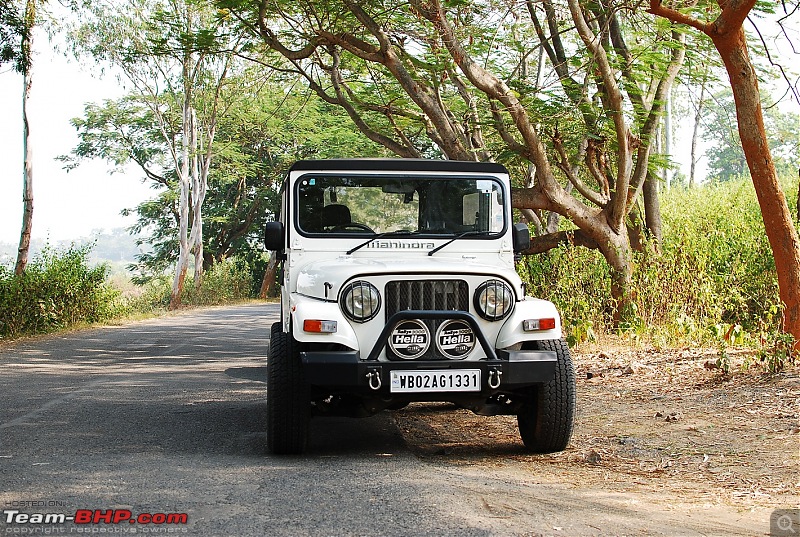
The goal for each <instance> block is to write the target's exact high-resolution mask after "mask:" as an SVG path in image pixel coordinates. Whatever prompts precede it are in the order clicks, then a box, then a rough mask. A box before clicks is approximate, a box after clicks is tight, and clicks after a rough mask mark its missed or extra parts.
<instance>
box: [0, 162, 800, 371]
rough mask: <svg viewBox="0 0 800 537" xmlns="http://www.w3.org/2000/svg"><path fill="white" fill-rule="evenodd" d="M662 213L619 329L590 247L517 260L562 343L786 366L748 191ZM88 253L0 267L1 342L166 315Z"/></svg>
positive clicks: (681, 200)
mask: <svg viewBox="0 0 800 537" xmlns="http://www.w3.org/2000/svg"><path fill="white" fill-rule="evenodd" d="M789 187H790V185H789V184H787V185H786V190H788V191H792V190H794V189H792V188H789ZM794 201H795V200H794V199H790V203H792V204H794ZM662 205H663V208H664V236H663V240H662V242H661V243H660V244H659V245H656V244H653V243H650V244H645V245H644V247H643V248H642V250H641V251H639V252H636V254H635V257H634V260H635V265H636V270H634V273H633V274H634V276H633V288H634V294H633V296H634V300H633V301H632V302H631V303H630V304H629V306H628V307H629V308H630V311H629V312H628V315H626V319H627V320H626V322H625V323H624V324H623V325H621V326H616V327H615V326H614V322H613V312H614V311H615V307H614V306H615V304H614V303H613V302H612V301H613V298H612V297H611V293H610V289H609V278H608V270H609V268H608V264H607V263H605V261H604V259H603V256H602V254H600V253H599V252H598V251H596V250H589V249H586V248H583V247H578V246H561V247H559V248H556V249H553V250H550V251H549V252H547V253H544V254H537V255H529V256H526V257H525V258H524V259H523V260H522V262H521V263H520V264H519V265H518V270H519V272H520V274H521V275H522V277H523V279H524V280H526V281H527V283H528V294H530V295H533V296H538V297H541V298H545V299H548V300H552V301H553V302H555V304H556V305H557V306H558V308H559V310H560V311H561V313H562V316H563V319H564V324H565V332H566V336H567V338H568V341H569V343H570V345H571V346H579V345H581V344H583V343H587V342H592V341H594V340H596V339H597V338H598V337H602V336H604V335H609V334H613V335H619V336H621V337H622V338H623V339H625V340H627V341H629V342H631V343H634V344H645V343H646V344H651V345H654V346H656V347H676V346H677V347H682V346H703V347H716V349H717V355H718V358H719V359H718V363H717V364H716V366H717V367H718V368H719V369H720V370H721V371H722V372H723V373H728V372H729V371H730V369H731V363H730V359H729V358H728V356H729V352H728V351H729V350H730V349H731V348H733V347H741V346H744V347H748V348H750V349H752V351H753V352H752V354H753V356H754V359H753V360H758V359H760V361H761V362H763V363H764V364H765V366H766V368H767V369H768V370H770V371H777V370H780V369H782V368H783V367H785V366H786V365H787V360H789V358H790V353H789V351H788V350H789V349H790V348H791V340H787V336H786V335H784V334H782V333H781V330H780V326H781V308H780V300H779V297H778V287H777V278H776V271H775V266H774V262H773V258H772V254H771V251H770V249H769V245H768V243H767V239H766V236H765V235H764V232H763V225H764V224H763V222H762V220H761V215H760V211H759V208H758V204H757V202H756V199H755V192H754V190H753V186H752V183H751V182H750V181H749V180H748V179H747V178H743V179H740V180H732V181H726V182H721V183H716V184H711V185H706V186H701V187H696V188H692V189H684V188H673V189H672V190H671V191H669V192H664V193H663V194H662ZM90 254H91V248H90V247H88V246H83V247H71V248H68V249H66V250H62V251H53V250H49V249H46V250H44V252H43V253H41V254H39V255H38V256H37V257H35V258H34V260H33V262H32V263H31V264H30V266H29V269H28V270H27V271H26V272H25V274H24V275H22V276H14V274H13V271H12V270H11V267H10V266H8V267H0V336H1V337H3V338H14V337H18V336H21V335H27V334H35V333H46V332H51V331H54V330H60V329H64V328H68V327H70V326H74V325H76V324H85V323H95V322H105V321H110V320H114V319H120V318H125V317H136V316H141V315H149V314H158V313H160V312H164V311H166V310H167V308H168V306H169V302H170V295H171V290H172V289H171V275H170V274H167V273H162V274H157V275H153V274H151V275H150V276H149V277H148V278H142V277H141V273H138V275H137V277H134V278H133V281H131V278H130V275H128V277H122V275H121V274H120V273H119V272H116V273H115V274H114V275H113V276H111V275H110V271H109V269H108V265H104V264H101V265H96V266H93V263H92V262H91V261H90ZM266 266H267V254H266V253H261V254H257V253H255V252H249V253H248V255H247V256H238V257H237V256H233V257H231V258H228V259H224V260H221V261H219V262H217V263H215V264H214V265H212V266H211V267H210V268H209V269H208V270H207V271H206V272H205V273H204V274H203V280H202V284H201V285H200V286H199V287H196V286H195V283H194V281H193V279H192V276H191V275H190V276H189V278H188V279H187V282H186V285H185V287H184V289H183V295H182V297H181V303H182V304H184V305H185V306H208V305H217V304H226V303H231V302H237V301H243V300H248V299H253V298H256V297H257V296H258V294H259V290H260V287H261V283H262V279H263V275H264V271H265V270H266ZM134 281H135V282H138V283H134Z"/></svg>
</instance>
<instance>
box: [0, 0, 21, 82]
mask: <svg viewBox="0 0 800 537" xmlns="http://www.w3.org/2000/svg"><path fill="white" fill-rule="evenodd" d="M23 20H24V17H23V16H20V13H19V10H18V9H17V7H16V6H15V5H14V3H13V2H8V1H4V2H0V65H2V64H4V63H13V64H14V65H15V67H16V68H17V70H18V71H22V69H21V64H22V48H21V47H20V46H19V42H20V39H21V37H22V36H23V35H24V34H25V23H24V22H23Z"/></svg>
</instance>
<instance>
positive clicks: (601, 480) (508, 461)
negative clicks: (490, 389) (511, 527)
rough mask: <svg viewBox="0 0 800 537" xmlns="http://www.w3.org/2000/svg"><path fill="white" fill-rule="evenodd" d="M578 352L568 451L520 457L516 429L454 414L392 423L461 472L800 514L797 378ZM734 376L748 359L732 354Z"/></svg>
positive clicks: (711, 358)
mask: <svg viewBox="0 0 800 537" xmlns="http://www.w3.org/2000/svg"><path fill="white" fill-rule="evenodd" d="M608 348H609V347H608V346H606V350H602V351H601V350H599V347H598V348H597V349H594V350H593V349H589V350H588V351H586V352H575V353H573V358H574V361H575V366H576V372H577V379H578V412H577V418H576V423H575V432H574V435H573V437H572V441H571V443H570V446H569V447H568V449H567V450H565V451H564V452H561V453H557V454H552V455H532V454H528V453H526V452H525V451H524V450H523V446H522V442H521V441H520V439H519V435H518V432H517V427H516V418H514V417H509V416H497V417H488V418H487V417H481V416H476V415H473V414H472V413H470V412H468V411H465V410H458V409H455V408H454V407H452V406H451V405H447V404H424V405H422V404H418V405H411V406H409V407H408V408H407V409H405V410H402V411H398V412H396V413H395V420H396V422H397V423H398V425H399V427H400V429H401V430H402V431H403V434H404V436H405V438H406V441H407V442H408V444H409V446H410V447H411V449H412V450H413V451H414V452H415V453H417V455H418V456H420V457H422V458H423V459H428V460H435V461H436V462H437V463H445V464H448V463H449V464H453V465H467V464H468V465H477V466H486V467H495V468H498V467H504V468H505V469H509V468H515V469H516V470H515V471H518V472H520V473H521V474H524V476H526V477H534V478H537V479H542V480H546V481H550V482H558V483H562V484H565V485H568V486H574V487H589V488H598V489H602V490H605V491H609V492H615V493H616V492H620V493H630V494H637V493H639V494H643V495H647V496H651V495H657V496H660V497H665V498H671V500H672V501H673V502H674V503H680V504H682V505H688V506H692V505H698V506H706V507H708V506H727V507H730V508H733V509H734V510H736V511H740V512H741V511H747V510H755V509H758V510H762V511H763V510H764V509H765V508H767V509H776V508H786V507H797V506H798V504H799V502H800V375H799V374H798V371H797V370H796V369H794V370H792V371H789V372H785V373H781V374H777V375H767V374H764V372H763V371H762V370H761V369H760V368H759V367H751V368H750V369H749V370H748V371H744V372H742V371H738V370H737V371H736V372H735V373H734V374H733V375H731V376H730V377H729V378H723V377H722V375H721V374H720V372H719V370H716V369H709V367H711V364H713V363H714V362H715V361H716V358H717V355H716V351H714V350H698V349H679V350H655V349H630V348H625V347H616V348H613V350H608ZM729 354H730V355H731V357H732V362H733V364H734V367H736V366H737V365H738V364H740V363H741V362H742V361H743V360H745V359H747V358H748V355H747V354H746V353H744V352H730V351H729Z"/></svg>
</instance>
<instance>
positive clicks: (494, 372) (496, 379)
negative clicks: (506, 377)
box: [488, 368, 503, 390]
mask: <svg viewBox="0 0 800 537" xmlns="http://www.w3.org/2000/svg"><path fill="white" fill-rule="evenodd" d="M502 376H503V372H502V371H501V370H500V368H491V369H489V380H488V384H489V387H490V388H491V389H493V390H496V389H497V388H499V387H500V377H502Z"/></svg>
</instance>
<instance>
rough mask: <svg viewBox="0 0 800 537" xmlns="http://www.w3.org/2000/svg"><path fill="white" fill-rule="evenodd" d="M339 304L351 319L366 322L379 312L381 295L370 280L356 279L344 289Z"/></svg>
mask: <svg viewBox="0 0 800 537" xmlns="http://www.w3.org/2000/svg"><path fill="white" fill-rule="evenodd" d="M340 296H341V298H340V299H339V304H340V305H341V307H342V311H343V312H344V314H345V315H346V316H347V318H348V319H350V320H351V321H355V322H357V323H365V322H367V321H369V320H370V319H372V318H373V317H375V315H377V314H378V310H380V309H381V295H380V293H378V290H377V289H376V288H375V286H374V285H372V284H371V283H369V282H364V281H356V282H352V283H349V284H347V285H346V286H345V287H344V289H342V294H341V295H340Z"/></svg>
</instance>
